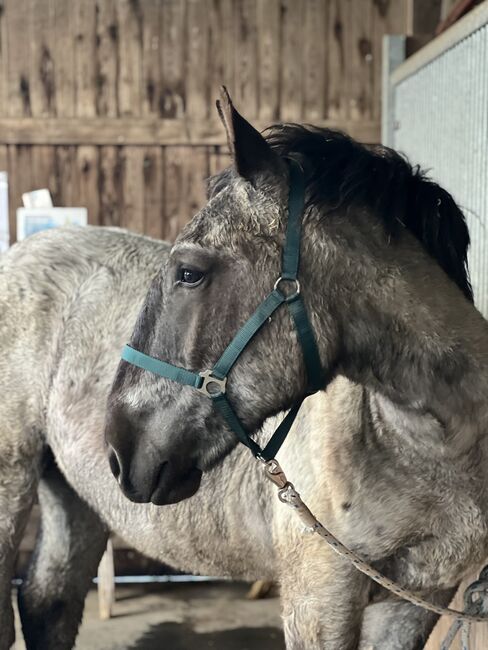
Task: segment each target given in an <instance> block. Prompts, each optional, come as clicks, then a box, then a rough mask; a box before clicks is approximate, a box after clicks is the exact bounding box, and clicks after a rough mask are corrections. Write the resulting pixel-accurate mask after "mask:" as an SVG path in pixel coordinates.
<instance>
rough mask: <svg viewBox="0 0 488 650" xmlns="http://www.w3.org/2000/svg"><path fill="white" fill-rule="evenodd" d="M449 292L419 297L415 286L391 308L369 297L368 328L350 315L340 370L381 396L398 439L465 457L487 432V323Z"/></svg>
mask: <svg viewBox="0 0 488 650" xmlns="http://www.w3.org/2000/svg"><path fill="white" fill-rule="evenodd" d="M446 283H447V280H446ZM442 289H443V292H442V293H441V295H440V296H439V294H436V288H435V287H428V288H426V287H425V283H424V287H423V288H421V289H419V290H418V295H417V297H415V295H413V294H412V288H411V286H410V288H409V289H408V291H406V292H405V295H403V296H402V295H401V294H400V295H398V293H397V294H396V297H395V302H394V303H391V304H390V305H388V304H387V303H386V301H384V303H383V304H381V303H380V300H381V298H378V299H376V298H375V296H374V295H373V294H372V295H371V296H369V300H370V301H371V304H372V306H373V308H372V309H371V310H370V311H369V312H368V314H367V320H366V321H365V320H364V314H360V313H358V314H357V317H356V319H355V318H354V313H352V314H351V317H350V320H349V325H348V327H349V331H345V333H344V340H345V348H346V349H345V350H344V351H343V358H342V359H341V360H340V366H339V367H340V370H341V371H342V372H343V373H344V374H345V375H346V377H348V378H350V379H352V380H353V381H355V382H358V383H361V384H362V385H363V386H365V387H366V389H367V390H368V392H369V394H370V395H375V396H376V398H375V399H374V400H373V402H372V403H373V404H374V405H375V408H376V409H377V413H378V417H380V416H381V418H382V420H383V421H384V422H388V423H389V425H390V426H391V429H392V430H393V431H402V432H409V433H410V435H411V436H414V437H417V438H419V439H422V440H424V441H427V440H429V439H431V441H434V440H438V441H440V440H441V439H442V440H443V442H444V444H445V445H446V446H447V448H448V449H450V450H451V451H452V452H454V453H456V452H461V453H462V452H463V451H465V450H466V449H467V448H470V447H471V446H472V445H473V443H474V442H475V441H476V440H479V438H480V436H482V435H484V434H486V433H487V432H488V323H486V321H484V320H483V318H482V317H481V316H480V314H479V313H478V312H477V311H476V309H475V308H474V307H473V306H472V305H471V304H470V303H469V302H468V301H467V300H465V299H464V297H463V296H462V295H461V294H460V293H459V292H458V291H457V289H456V288H454V287H452V286H451V285H450V283H449V286H447V284H446V286H445V287H443V288H442ZM375 299H376V300H377V302H376V304H374V301H375ZM383 300H384V299H383ZM361 317H363V320H362V321H361Z"/></svg>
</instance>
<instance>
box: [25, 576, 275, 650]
mask: <svg viewBox="0 0 488 650" xmlns="http://www.w3.org/2000/svg"><path fill="white" fill-rule="evenodd" d="M247 590H248V585H243V584H236V583H229V582H222V583H203V584H163V585H161V584H160V585H141V586H139V585H135V586H117V588H116V604H115V610H114V617H113V618H112V619H111V620H109V621H100V620H99V618H98V602H97V593H96V591H95V590H92V591H91V592H90V593H89V595H88V598H87V603H86V608H85V616H84V619H83V624H82V626H81V629H80V634H79V636H78V642H77V644H76V650H206V649H207V648H211V649H212V650H284V647H285V645H284V641H283V634H282V631H281V622H280V617H279V603H278V599H277V598H268V599H264V600H257V601H256V600H255V601H250V600H247V599H246V598H245V594H246V592H247ZM17 622H18V621H17ZM21 639H22V634H21V632H20V630H17V641H16V643H15V645H14V649H15V650H25V645H24V643H23V642H22V640H21ZM52 650H55V649H54V648H53V649H52Z"/></svg>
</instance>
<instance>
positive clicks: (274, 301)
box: [122, 160, 324, 460]
mask: <svg viewBox="0 0 488 650" xmlns="http://www.w3.org/2000/svg"><path fill="white" fill-rule="evenodd" d="M288 162H289V170H290V190H289V196H288V221H287V227H286V235H285V246H284V248H283V254H282V271H281V275H280V277H279V278H278V279H277V280H276V282H275V284H274V287H273V290H272V291H271V292H270V293H269V294H268V296H267V297H266V298H265V299H264V300H263V302H262V303H261V304H260V305H259V307H258V308H257V309H256V311H255V312H254V313H253V314H252V316H251V317H250V318H249V319H248V320H247V321H246V323H244V325H243V326H242V327H241V328H240V329H239V330H238V332H237V334H236V335H235V336H234V338H233V339H232V341H231V342H230V343H229V345H228V346H227V348H226V349H225V350H224V352H223V353H222V355H221V357H220V358H219V360H218V361H217V363H216V364H215V365H214V366H213V368H212V369H211V370H204V371H203V372H200V373H195V372H192V371H191V370H186V369H185V368H180V367H178V366H174V365H173V364H171V363H167V362H166V361H161V360H160V359H157V358H155V357H151V356H149V355H147V354H144V353H143V352H139V351H138V350H135V349H134V348H132V347H131V346H129V345H126V346H125V347H124V349H123V351H122V359H123V360H124V361H126V362H128V363H130V364H132V365H134V366H137V367H138V368H141V369H143V370H147V371H149V372H152V373H154V374H156V375H160V376H161V377H165V378H166V379H170V380H172V381H175V382H177V383H179V384H184V385H187V386H192V387H193V388H195V389H196V390H198V391H199V392H201V393H203V394H204V395H206V396H207V397H209V398H210V399H211V400H212V402H213V403H214V405H215V407H216V408H217V410H218V411H219V413H220V414H221V415H222V417H223V418H224V420H225V422H226V423H227V425H228V427H229V428H230V429H231V430H232V431H233V432H234V433H235V434H236V436H237V438H238V439H239V440H240V442H242V443H243V444H244V445H246V446H247V447H249V449H250V450H251V451H252V453H253V454H254V455H255V456H258V457H260V458H262V459H264V460H269V459H271V458H274V457H275V456H276V454H277V452H278V450H279V449H280V447H281V445H282V444H283V442H284V441H285V439H286V436H287V435H288V432H289V431H290V429H291V427H292V424H293V422H294V420H295V418H296V416H297V414H298V411H299V409H300V406H301V405H302V402H303V400H304V399H305V397H307V396H308V395H311V394H313V393H315V392H317V391H318V390H320V389H321V388H322V387H323V385H324V373H323V370H322V366H321V363H320V356H319V351H318V347H317V342H316V339H315V335H314V332H313V329H312V326H311V324H310V320H309V318H308V314H307V311H306V308H305V303H304V302H303V299H302V296H301V290H300V282H299V280H298V272H299V267H300V243H301V228H302V215H303V211H304V207H305V178H304V173H303V170H302V168H301V167H300V166H299V165H298V164H297V163H296V162H295V161H293V160H289V161H288ZM285 283H288V284H290V283H291V284H293V285H294V290H293V291H292V292H291V293H288V294H285V293H284V289H283V286H284V284H285ZM282 305H286V306H287V308H288V311H289V313H290V316H291V318H292V321H293V323H294V325H295V330H296V333H297V338H298V341H299V344H300V347H301V349H302V354H303V359H304V363H305V368H306V371H307V379H308V388H307V392H306V394H305V395H304V397H302V398H301V399H299V400H298V401H297V402H296V403H295V404H294V405H293V406H292V408H291V409H290V410H289V412H288V413H287V415H286V416H285V418H284V419H283V421H282V422H281V424H280V425H279V426H278V428H277V429H276V431H275V432H274V434H273V435H272V436H271V438H270V440H269V442H268V443H267V444H266V446H265V447H264V448H261V447H260V446H259V445H258V444H257V442H256V441H255V440H253V438H252V437H251V435H250V433H249V432H248V431H247V429H246V427H245V426H244V425H243V423H242V422H241V420H240V419H239V417H238V416H237V414H236V413H235V411H234V409H233V408H232V405H231V403H230V401H229V400H228V398H227V394H226V387H227V379H228V375H229V373H230V371H231V370H232V368H233V366H234V365H235V363H236V362H237V360H238V359H239V357H240V355H241V354H242V352H243V351H244V350H245V349H246V347H247V346H248V345H249V343H250V342H251V340H252V339H253V338H254V337H255V336H256V334H257V333H258V332H259V331H260V329H261V328H262V327H263V325H264V324H265V323H266V322H267V320H268V318H269V317H270V316H271V315H272V314H273V313H274V312H275V311H276V310H277V309H279V308H280V307H281V306H282Z"/></svg>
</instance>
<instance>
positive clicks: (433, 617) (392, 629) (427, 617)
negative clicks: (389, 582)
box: [360, 589, 456, 650]
mask: <svg viewBox="0 0 488 650" xmlns="http://www.w3.org/2000/svg"><path fill="white" fill-rule="evenodd" d="M455 593H456V589H448V590H445V591H441V592H438V593H436V594H435V595H433V596H430V597H428V600H429V601H431V602H433V603H435V604H436V605H440V606H441V607H447V606H448V604H449V602H450V601H451V599H452V598H453V596H454V594H455ZM438 618H439V616H438V615H437V614H434V613H433V612H429V611H426V610H425V609H422V608H420V607H416V606H415V605H412V604H411V603H408V602H406V601H404V600H398V599H397V598H396V597H395V596H391V597H389V598H388V599H387V600H384V601H382V602H380V603H375V604H373V605H369V606H368V607H367V608H366V610H365V613H364V622H363V629H362V631H361V644H360V650H422V648H423V647H424V646H425V644H426V642H427V639H428V638H429V635H430V633H431V632H432V630H433V629H434V626H435V624H436V622H437V620H438Z"/></svg>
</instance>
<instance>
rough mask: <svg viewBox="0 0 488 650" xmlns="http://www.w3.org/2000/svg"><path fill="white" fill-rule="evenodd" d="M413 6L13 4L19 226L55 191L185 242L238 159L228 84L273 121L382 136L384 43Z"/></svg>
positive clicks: (0, 32)
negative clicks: (228, 125) (225, 119)
mask: <svg viewBox="0 0 488 650" xmlns="http://www.w3.org/2000/svg"><path fill="white" fill-rule="evenodd" d="M410 1H411V0H83V1H82V2H72V3H71V2H66V0H0V148H2V147H3V150H4V151H5V152H6V155H5V158H6V162H5V165H6V168H7V171H8V172H9V177H10V183H11V194H12V197H13V201H12V202H11V214H10V218H11V220H12V221H13V219H14V210H15V208H14V205H15V204H16V203H17V204H18V203H19V201H20V194H21V192H22V191H28V190H32V189H35V188H38V187H42V186H45V187H48V188H49V189H50V190H51V192H52V194H53V197H54V200H55V202H56V203H57V204H58V205H63V204H64V205H67V204H71V205H84V206H86V207H87V208H88V212H89V221H90V223H96V224H107V225H123V226H126V227H128V228H133V229H135V230H137V231H138V232H148V233H151V234H153V235H155V236H161V235H162V234H165V236H169V237H171V238H174V237H175V236H176V234H177V232H178V229H179V228H180V227H181V225H182V224H183V223H184V222H186V220H187V219H188V218H189V217H190V216H191V214H193V213H194V212H195V211H196V210H197V208H198V207H199V205H201V203H202V202H203V200H204V199H203V197H204V183H203V177H204V176H206V175H207V174H208V173H210V172H215V171H216V170H217V169H218V168H220V167H221V166H225V165H226V164H227V162H228V158H227V154H226V146H225V135H224V132H223V129H222V126H221V124H220V121H219V120H218V118H217V115H216V112H215V106H214V102H215V99H216V97H217V96H218V93H219V86H220V85H222V84H225V85H226V86H227V87H228V88H229V91H230V92H231V95H232V96H233V98H234V101H235V103H236V105H237V107H238V108H239V109H240V110H241V112H242V113H243V114H244V115H245V116H246V117H248V118H249V119H251V120H252V121H253V123H254V124H255V126H256V128H258V129H259V130H263V129H264V128H266V127H267V126H269V125H270V124H271V123H274V122H277V121H279V120H287V121H295V122H301V121H307V122H311V123H314V124H316V125H318V126H323V127H328V128H338V129H340V130H343V131H346V132H348V133H350V134H351V135H352V136H353V137H356V138H357V139H359V140H362V141H368V142H371V141H378V140H379V136H380V128H379V126H380V125H379V120H380V113H379V107H380V104H379V94H380V69H381V68H380V65H381V61H380V52H381V39H382V36H383V34H384V33H385V32H389V33H392V32H393V33H395V32H399V31H404V30H405V25H406V20H407V4H408V2H410ZM180 193H181V195H180ZM199 201H200V202H201V203H198V202H199ZM15 207H17V206H15Z"/></svg>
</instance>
